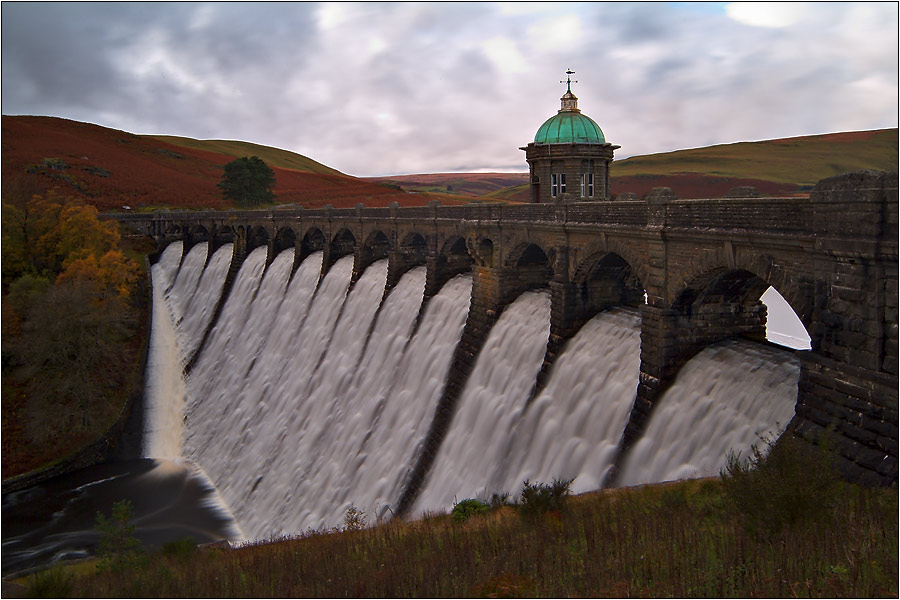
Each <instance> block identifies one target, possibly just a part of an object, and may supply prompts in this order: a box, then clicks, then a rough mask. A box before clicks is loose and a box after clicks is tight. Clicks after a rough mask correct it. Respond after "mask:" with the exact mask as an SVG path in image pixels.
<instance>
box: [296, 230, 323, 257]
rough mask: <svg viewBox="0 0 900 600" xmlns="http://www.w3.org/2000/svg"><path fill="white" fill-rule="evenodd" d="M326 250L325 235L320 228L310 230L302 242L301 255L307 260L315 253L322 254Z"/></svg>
mask: <svg viewBox="0 0 900 600" xmlns="http://www.w3.org/2000/svg"><path fill="white" fill-rule="evenodd" d="M324 249H325V234H324V233H322V230H321V229H319V228H318V227H313V228H311V229H309V230H308V231H307V232H306V233H305V234H304V235H303V240H301V242H300V253H301V255H302V256H303V257H304V258H305V257H306V256H309V255H310V254H312V253H313V252H321V251H322V250H324Z"/></svg>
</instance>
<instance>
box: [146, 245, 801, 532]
mask: <svg viewBox="0 0 900 600" xmlns="http://www.w3.org/2000/svg"><path fill="white" fill-rule="evenodd" d="M182 252H183V247H182V245H181V244H180V243H173V244H170V245H169V246H167V248H166V249H165V251H164V252H163V253H162V254H161V256H160V258H159V261H158V262H157V263H156V264H155V265H154V266H153V269H152V276H153V284H154V327H153V333H152V340H151V353H150V359H149V361H148V373H147V375H148V377H147V382H148V383H147V388H148V389H147V393H146V398H147V408H146V418H145V433H146V436H145V445H144V452H145V454H146V455H147V456H152V457H184V458H185V459H187V460H189V461H191V462H192V463H194V464H195V465H197V467H199V468H200V469H202V471H203V472H204V473H205V474H206V476H208V478H209V479H210V481H211V482H212V483H213V485H214V486H215V488H216V490H217V492H218V494H219V496H220V497H221V500H222V502H223V503H224V505H225V506H226V507H227V509H228V510H229V511H230V512H231V514H232V515H233V516H234V518H235V520H236V522H237V524H238V526H239V527H240V530H241V532H242V535H243V536H245V537H246V538H247V539H265V538H269V537H272V536H277V535H290V534H297V533H300V532H303V531H305V530H307V529H310V528H322V527H334V526H339V525H340V524H341V523H342V521H343V516H344V514H345V512H346V510H347V508H348V507H350V506H351V505H353V506H356V507H357V508H359V509H362V510H364V511H366V513H367V514H368V515H370V516H373V517H385V518H389V517H391V516H392V512H393V511H394V510H395V509H396V507H397V503H398V501H399V499H400V498H401V496H402V495H403V494H404V492H405V491H407V486H408V485H409V481H410V473H411V471H412V470H413V468H414V466H415V464H416V463H417V461H418V459H419V457H420V455H421V454H422V453H423V452H425V451H426V439H427V438H428V436H429V430H430V428H432V426H433V421H434V420H435V419H436V411H437V408H438V404H439V401H440V399H441V395H442V392H443V391H444V388H445V386H446V385H447V379H448V374H449V372H450V368H451V362H452V360H453V357H454V351H455V349H456V348H457V345H458V343H459V342H460V339H461V336H462V335H463V330H464V326H465V325H466V318H467V314H468V311H469V303H470V298H471V294H472V286H473V280H472V277H471V275H469V274H462V275H457V276H455V277H453V278H451V279H450V280H449V281H448V282H447V283H445V284H444V285H443V286H442V287H441V288H440V290H439V291H438V292H437V293H436V294H434V295H433V296H431V297H430V298H427V301H426V299H425V295H424V290H425V287H426V275H425V269H424V268H423V267H415V268H412V269H410V270H408V271H407V272H405V273H404V274H403V275H402V276H400V277H399V280H398V281H397V283H396V284H395V285H393V286H388V285H387V281H388V279H389V274H388V262H387V260H383V259H382V260H376V261H374V262H373V263H371V264H370V265H369V266H368V267H367V268H366V269H365V270H364V271H363V272H362V273H361V274H360V275H359V276H358V278H357V279H356V280H355V281H354V280H353V259H352V257H351V256H345V257H343V258H340V259H338V260H337V261H336V262H335V263H334V264H333V265H332V266H331V267H330V268H329V269H328V270H327V272H326V273H325V274H324V276H320V273H321V271H322V266H323V254H322V252H313V253H311V254H310V255H309V256H307V257H306V258H305V259H304V260H303V261H302V262H301V263H300V264H299V265H297V266H295V265H294V262H295V261H294V258H295V257H294V252H295V251H294V249H288V250H284V251H282V252H280V253H278V254H277V255H276V256H274V258H272V259H271V260H270V262H269V263H268V264H267V254H266V248H265V247H258V248H256V249H255V250H253V251H252V252H250V253H249V254H248V255H247V256H246V258H245V259H244V260H243V262H242V264H241V267H240V270H239V272H237V273H236V275H235V276H234V280H233V284H232V285H231V286H230V289H229V290H223V287H224V283H225V280H226V274H227V271H228V261H229V257H230V253H231V247H230V245H226V246H222V247H221V248H219V249H218V250H216V251H215V252H214V253H213V254H212V256H209V255H208V246H207V244H206V243H200V244H197V245H195V246H193V247H192V248H191V249H190V250H189V251H188V252H187V254H186V255H185V256H184V257H182ZM351 282H352V284H351ZM388 288H389V289H388ZM386 289H387V290H388V291H387V293H385V290H386ZM223 292H225V293H226V295H225V296H222V294H223ZM220 296H222V298H223V300H224V303H223V304H222V305H221V306H220V309H219V311H218V314H217V316H216V315H215V314H214V308H215V307H216V304H217V302H219V298H220ZM550 304H551V300H550V294H549V293H548V292H547V291H545V290H533V291H527V292H524V293H522V294H521V295H519V296H518V298H517V299H516V300H515V301H513V302H512V303H511V304H510V305H509V306H507V307H506V308H505V309H504V310H503V312H502V313H501V314H500V315H499V317H498V319H497V321H496V323H495V324H494V325H493V327H492V328H491V330H490V332H489V334H488V336H487V340H486V342H485V343H484V346H483V347H482V348H481V350H480V352H479V353H478V355H477V356H476V357H473V360H474V367H473V369H472V372H471V375H470V376H469V377H468V379H467V380H466V382H465V385H464V388H463V389H462V391H461V394H460V396H459V401H458V403H457V405H456V407H455V410H454V411H453V414H452V415H451V416H450V417H449V421H448V423H449V424H448V426H447V432H446V435H445V436H443V439H442V441H440V444H439V447H438V448H436V449H433V451H434V453H435V454H434V462H433V464H431V466H430V468H429V469H428V473H427V475H426V476H425V478H424V481H423V483H422V485H421V486H420V488H419V489H418V490H417V494H416V495H415V501H414V502H413V504H412V508H411V510H410V511H409V515H410V516H413V517H415V516H418V515H420V514H422V513H424V512H427V511H439V510H440V511H446V510H449V509H450V508H451V507H452V504H453V502H454V501H455V500H456V501H458V500H462V499H464V498H468V497H481V498H483V499H485V498H490V495H491V494H492V493H495V492H498V493H503V492H506V493H510V494H512V495H515V494H516V493H517V492H518V491H519V490H520V489H521V485H522V482H523V481H524V480H525V479H529V480H531V481H533V482H534V481H541V482H549V481H550V480H551V479H553V478H566V479H568V478H574V483H573V486H572V487H573V491H575V492H583V491H588V490H593V489H597V488H599V487H601V486H602V485H603V483H604V481H605V480H606V478H607V476H608V475H609V473H610V471H611V469H613V467H614V461H615V460H616V450H617V448H618V446H619V443H620V439H621V437H622V432H623V429H624V428H625V426H626V423H627V421H628V418H629V413H630V411H631V407H632V404H633V402H634V394H635V389H636V387H637V385H638V380H639V371H640V369H639V366H640V316H639V314H638V312H637V311H636V310H634V309H629V308H611V309H607V310H604V311H601V312H599V313H598V314H597V315H596V316H594V317H593V318H591V319H589V320H588V321H587V322H586V323H585V324H584V325H583V326H582V327H581V328H580V330H579V331H578V332H577V333H576V334H575V335H574V336H573V337H572V338H571V339H569V340H568V342H566V344H565V345H564V346H563V349H562V351H561V353H560V355H559V356H558V358H557V359H556V361H555V363H554V364H553V367H552V369H551V370H550V372H549V374H548V376H547V379H546V382H545V384H544V385H542V386H541V387H540V389H538V388H537V387H536V386H537V381H538V379H539V372H540V370H541V366H542V361H543V359H544V355H545V351H546V348H547V346H548V336H549V335H550V318H551V310H550V308H551V307H550ZM214 317H215V318H214ZM213 321H214V322H213ZM198 351H199V354H196V353H197V352H198ZM195 354H196V356H195ZM192 359H193V365H192V367H191V368H190V369H189V370H187V372H186V374H185V372H184V367H185V365H187V364H188V362H189V361H191V360H192ZM798 377H799V366H798V363H797V360H796V359H795V358H794V356H793V354H792V353H791V352H790V351H788V350H781V349H777V348H772V347H767V346H764V345H762V344H760V343H757V342H751V341H748V340H743V339H732V340H729V341H726V342H721V343H717V344H713V345H712V346H710V347H708V348H707V350H704V351H702V352H700V353H699V354H698V355H697V356H695V357H694V358H693V359H691V360H690V361H689V362H688V364H687V365H686V366H685V367H684V368H683V369H682V372H681V373H680V374H679V376H678V378H677V380H676V383H675V384H674V385H673V386H672V387H671V388H670V389H669V390H668V392H666V395H665V396H664V397H663V398H662V400H661V401H660V407H659V409H658V410H657V411H656V412H655V413H654V414H653V415H652V417H651V421H650V424H649V426H648V429H647V431H646V432H645V433H644V435H643V437H642V438H641V439H640V440H639V441H638V443H637V444H636V445H635V446H634V448H633V450H632V451H631V452H630V453H629V454H628V455H627V460H626V461H625V462H624V464H622V465H618V468H619V471H620V472H619V480H618V483H619V484H634V483H644V482H651V481H665V480H669V479H675V478H683V477H695V476H705V475H716V474H718V472H719V469H720V468H721V467H722V466H723V465H724V462H725V453H726V452H727V451H729V450H734V451H740V452H742V453H744V454H747V452H748V451H749V450H750V447H751V445H752V444H754V443H756V444H758V443H759V438H760V436H770V437H771V436H777V435H778V433H779V432H780V431H781V430H782V429H783V428H784V427H785V426H786V425H787V422H788V420H790V418H791V416H792V415H793V411H794V403H795V401H796V396H797V380H798Z"/></svg>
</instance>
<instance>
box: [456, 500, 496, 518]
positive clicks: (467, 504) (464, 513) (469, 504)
mask: <svg viewBox="0 0 900 600" xmlns="http://www.w3.org/2000/svg"><path fill="white" fill-rule="evenodd" d="M490 509H491V507H490V506H488V505H487V504H485V503H484V502H481V501H479V500H475V499H474V498H466V499H465V500H460V501H459V502H457V503H456V504H455V505H453V510H451V511H450V517H451V518H452V519H453V520H454V521H456V522H457V523H462V522H463V521H465V520H467V519H468V518H469V517H472V516H474V515H478V514H481V513H485V512H487V511H489V510H490Z"/></svg>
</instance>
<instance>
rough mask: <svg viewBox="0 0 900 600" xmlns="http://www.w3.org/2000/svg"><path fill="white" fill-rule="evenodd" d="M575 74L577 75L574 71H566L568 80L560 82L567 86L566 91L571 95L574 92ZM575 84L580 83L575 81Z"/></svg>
mask: <svg viewBox="0 0 900 600" xmlns="http://www.w3.org/2000/svg"><path fill="white" fill-rule="evenodd" d="M574 74H575V71H573V70H572V69H566V80H565V81H562V80H560V83H564V84H566V91H567V92H569V93H571V92H572V75H574ZM575 83H578V80H577V79H576V80H575Z"/></svg>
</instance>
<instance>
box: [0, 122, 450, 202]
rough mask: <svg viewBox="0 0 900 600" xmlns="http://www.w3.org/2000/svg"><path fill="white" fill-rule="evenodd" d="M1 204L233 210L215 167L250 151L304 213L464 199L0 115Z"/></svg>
mask: <svg viewBox="0 0 900 600" xmlns="http://www.w3.org/2000/svg"><path fill="white" fill-rule="evenodd" d="M2 128H3V146H2V174H3V195H4V199H6V198H8V197H9V196H10V195H23V194H24V195H26V197H30V196H31V195H32V194H41V193H45V192H46V191H47V190H48V189H51V188H58V189H59V190H60V191H61V192H62V193H64V194H67V195H73V196H78V197H80V198H82V199H84V200H85V201H86V202H88V203H90V204H94V205H95V206H97V208H98V209H100V210H115V209H120V208H121V207H122V206H126V205H127V206H130V207H132V208H135V209H141V208H150V207H177V208H214V209H226V208H233V205H232V204H231V203H230V202H228V201H226V200H224V199H223V198H222V195H221V193H220V191H219V189H218V188H217V187H216V185H217V184H218V182H219V181H220V179H221V177H222V166H223V165H225V164H226V163H228V162H230V161H232V160H233V159H234V157H236V156H246V155H247V154H251V155H252V154H256V155H258V156H261V158H263V159H264V160H266V161H267V162H269V161H270V162H269V164H270V166H271V167H272V170H273V171H274V172H275V178H276V185H275V189H274V191H275V195H276V198H277V201H278V203H279V204H297V205H300V206H306V207H310V208H316V207H321V206H324V205H326V204H331V205H333V206H335V207H351V206H354V205H356V204H357V203H364V204H365V205H366V206H387V205H388V204H389V203H391V202H399V203H400V204H401V205H404V206H421V205H424V204H426V203H427V202H428V201H429V200H432V199H440V201H441V202H442V203H445V204H458V203H464V202H466V201H467V200H468V199H467V198H464V197H456V196H448V195H441V196H440V197H437V196H432V195H430V194H410V193H406V192H404V191H402V190H399V189H397V188H396V187H390V186H386V185H381V184H378V183H375V182H371V181H364V180H362V179H358V178H356V177H351V176H349V175H344V174H343V173H340V172H338V171H336V170H334V169H331V168H329V167H326V166H325V165H322V164H319V163H317V162H315V161H313V160H311V159H309V158H306V157H304V156H301V155H299V154H294V153H292V152H288V151H286V150H278V149H275V148H267V147H265V146H259V145H256V144H249V143H246V142H229V141H221V140H211V141H202V140H191V139H189V138H172V137H169V136H139V135H135V134H132V133H128V132H125V131H119V130H116V129H110V128H107V127H101V126H99V125H93V124H90V123H81V122H78V121H70V120H67V119H60V118H56V117H31V116H7V115H4V116H3V117H2Z"/></svg>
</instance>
